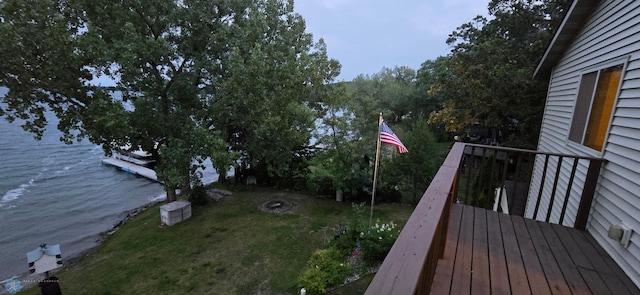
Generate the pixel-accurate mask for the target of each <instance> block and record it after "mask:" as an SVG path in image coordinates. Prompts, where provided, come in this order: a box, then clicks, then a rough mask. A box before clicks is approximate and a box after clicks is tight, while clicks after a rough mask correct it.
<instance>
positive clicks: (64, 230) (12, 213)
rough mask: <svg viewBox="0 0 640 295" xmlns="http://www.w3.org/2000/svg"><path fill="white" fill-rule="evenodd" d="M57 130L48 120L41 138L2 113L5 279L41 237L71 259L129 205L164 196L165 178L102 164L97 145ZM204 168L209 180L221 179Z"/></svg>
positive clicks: (1, 257)
mask: <svg viewBox="0 0 640 295" xmlns="http://www.w3.org/2000/svg"><path fill="white" fill-rule="evenodd" d="M4 93H6V89H2V88H0V97H2V96H3V95H4ZM52 119H55V118H52ZM59 137H60V132H59V131H58V130H57V129H56V128H55V125H50V127H49V129H48V130H47V132H45V134H44V137H43V138H42V140H40V141H37V140H35V139H34V138H33V136H32V134H30V133H28V132H25V131H23V130H22V128H21V127H20V126H19V125H18V124H16V123H13V124H10V123H8V122H7V121H6V120H5V119H4V118H3V117H0V281H2V280H3V279H6V278H9V277H11V276H14V275H17V274H21V273H24V272H27V271H28V266H27V262H26V253H27V252H29V251H31V250H34V249H36V248H38V246H39V245H40V244H41V243H47V244H60V247H61V250H62V256H63V259H64V258H69V257H71V256H74V255H77V254H79V253H81V252H83V251H85V250H87V249H89V248H91V247H94V246H96V245H97V243H96V240H98V238H99V234H100V233H102V232H104V231H106V230H109V229H111V228H112V227H113V226H114V225H115V224H116V223H118V222H119V221H120V220H122V219H123V218H124V217H125V216H126V212H127V211H129V210H132V209H135V208H137V207H140V206H142V205H144V204H147V203H150V202H153V201H157V200H160V199H162V198H164V191H163V189H162V186H161V185H160V184H158V183H154V182H152V181H149V180H147V179H145V178H141V177H137V176H135V175H131V174H128V173H124V172H121V171H119V170H117V169H115V168H113V167H109V166H105V165H102V164H101V162H100V159H101V158H102V157H104V156H103V153H102V149H101V147H100V146H96V145H94V144H91V143H90V142H88V141H87V140H84V141H83V142H81V143H74V144H73V145H66V144H64V143H62V142H60V141H59ZM207 170H208V171H207ZM205 172H206V173H204V174H205V176H204V182H205V183H206V182H211V181H212V180H213V179H216V177H217V175H216V174H215V173H214V172H212V169H206V170H205ZM158 222H160V215H159V214H158Z"/></svg>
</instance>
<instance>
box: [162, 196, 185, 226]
mask: <svg viewBox="0 0 640 295" xmlns="http://www.w3.org/2000/svg"><path fill="white" fill-rule="evenodd" d="M190 217H191V203H190V202H189V201H185V200H179V201H175V202H171V203H169V204H165V205H162V206H160V220H161V221H162V223H164V224H166V225H174V224H176V223H178V222H181V221H183V220H187V219H189V218H190Z"/></svg>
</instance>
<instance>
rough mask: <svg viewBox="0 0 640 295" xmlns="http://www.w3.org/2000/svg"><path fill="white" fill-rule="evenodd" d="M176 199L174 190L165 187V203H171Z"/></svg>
mask: <svg viewBox="0 0 640 295" xmlns="http://www.w3.org/2000/svg"><path fill="white" fill-rule="evenodd" d="M176 199H177V198H176V190H175V189H170V188H167V203H171V202H173V201H175V200H176Z"/></svg>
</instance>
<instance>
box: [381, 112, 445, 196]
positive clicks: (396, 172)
mask: <svg viewBox="0 0 640 295" xmlns="http://www.w3.org/2000/svg"><path fill="white" fill-rule="evenodd" d="M402 143H404V145H405V146H406V147H407V149H408V150H409V151H410V152H409V153H408V154H403V155H397V156H394V157H392V158H391V159H390V161H388V162H386V163H385V167H384V170H385V174H384V175H385V178H386V179H387V180H386V181H387V182H391V183H392V184H393V185H394V186H395V185H397V186H398V188H399V190H400V191H401V192H405V193H408V194H410V196H411V202H412V203H414V204H417V203H418V201H420V197H422V194H423V193H424V190H425V189H426V188H427V187H428V186H429V184H430V183H431V179H433V176H434V175H435V174H436V171H437V170H438V167H439V165H440V163H441V155H438V153H437V149H436V146H435V143H436V141H435V138H434V136H433V134H432V133H431V129H430V127H429V124H427V122H426V120H425V119H423V118H418V120H416V121H415V122H414V123H413V125H412V126H411V130H410V131H408V132H405V133H404V134H403V136H402Z"/></svg>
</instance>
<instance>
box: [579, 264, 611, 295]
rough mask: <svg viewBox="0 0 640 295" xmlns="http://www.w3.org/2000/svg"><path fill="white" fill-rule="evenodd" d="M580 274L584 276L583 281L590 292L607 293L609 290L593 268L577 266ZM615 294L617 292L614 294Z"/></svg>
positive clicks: (603, 294)
mask: <svg viewBox="0 0 640 295" xmlns="http://www.w3.org/2000/svg"><path fill="white" fill-rule="evenodd" d="M578 271H579V272H580V275H582V277H583V278H584V281H585V282H586V283H587V286H589V290H590V291H591V293H592V294H598V295H601V294H602V295H609V294H611V291H609V288H607V284H605V282H604V281H603V280H602V278H601V277H600V276H599V275H598V273H597V272H596V271H595V270H593V269H587V268H584V267H578ZM616 295H617V294H616Z"/></svg>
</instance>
